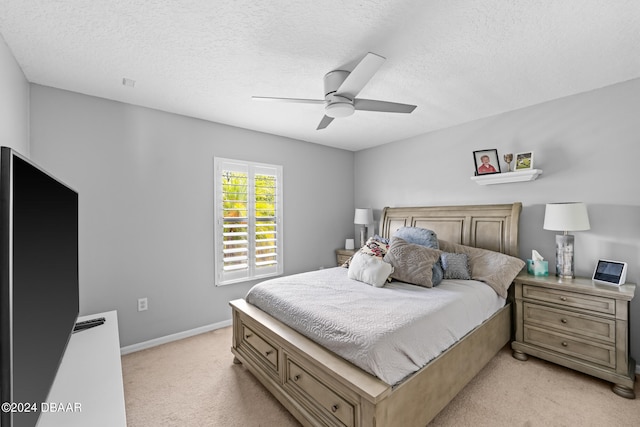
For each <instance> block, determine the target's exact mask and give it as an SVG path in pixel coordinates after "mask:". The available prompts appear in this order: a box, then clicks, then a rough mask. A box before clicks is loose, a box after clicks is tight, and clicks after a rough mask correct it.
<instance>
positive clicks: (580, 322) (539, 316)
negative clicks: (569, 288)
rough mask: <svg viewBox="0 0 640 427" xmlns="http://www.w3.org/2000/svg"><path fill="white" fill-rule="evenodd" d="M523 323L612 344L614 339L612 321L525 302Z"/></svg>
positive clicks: (614, 328)
mask: <svg viewBox="0 0 640 427" xmlns="http://www.w3.org/2000/svg"><path fill="white" fill-rule="evenodd" d="M524 322H525V324H535V325H538V326H540V327H544V328H547V327H548V328H553V329H558V330H559V331H563V332H567V333H569V334H572V335H573V334H576V335H580V336H583V337H585V338H594V339H598V340H602V341H605V342H610V343H614V342H615V339H616V322H615V320H613V319H604V318H600V317H595V316H588V315H586V314H580V313H574V312H571V311H566V310H561V309H555V308H551V307H545V306H541V305H537V304H531V303H527V302H525V303H524Z"/></svg>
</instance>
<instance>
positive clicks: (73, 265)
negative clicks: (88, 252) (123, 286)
mask: <svg viewBox="0 0 640 427" xmlns="http://www.w3.org/2000/svg"><path fill="white" fill-rule="evenodd" d="M0 199H1V208H0V218H1V224H0V239H1V240H0V258H1V259H0V267H1V276H2V277H1V278H0V290H1V294H0V297H1V303H0V314H1V316H0V337H1V340H0V343H1V344H0V345H1V351H0V362H1V370H2V371H1V372H2V388H1V390H0V391H1V395H0V397H1V399H0V400H1V402H2V403H3V404H5V407H3V409H6V408H7V407H6V403H9V404H10V405H12V406H13V407H12V408H11V409H12V410H10V411H4V410H3V411H2V412H1V414H0V415H1V417H2V418H1V420H2V426H3V427H4V426H7V427H9V426H12V427H22V426H29V427H31V426H35V425H36V423H37V421H38V418H39V416H40V405H41V403H43V402H47V396H48V394H49V390H50V389H51V385H52V384H53V381H54V379H55V376H56V373H57V371H58V367H59V366H60V362H61V360H62V356H63V355H64V352H65V349H66V347H67V344H68V341H69V338H70V336H71V333H72V331H73V327H74V324H75V322H76V320H77V317H78V312H79V295H78V194H77V193H76V192H75V191H74V190H73V189H71V188H69V187H68V186H66V185H65V184H63V183H62V182H60V181H59V180H57V179H55V178H54V177H52V176H51V175H49V174H47V173H46V172H44V171H43V170H42V169H40V168H38V167H37V166H35V165H34V164H33V163H31V162H30V161H28V160H27V159H25V158H23V157H21V156H20V155H18V154H16V153H15V152H14V151H13V150H11V149H9V148H6V147H2V149H1V174H0ZM24 404H29V405H31V406H30V408H29V409H28V411H25V407H24ZM20 405H23V406H22V407H21V406H20ZM34 409H35V410H34Z"/></svg>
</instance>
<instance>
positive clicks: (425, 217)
mask: <svg viewBox="0 0 640 427" xmlns="http://www.w3.org/2000/svg"><path fill="white" fill-rule="evenodd" d="M521 210H522V203H520V202H516V203H512V204H505V205H467V206H465V205H461V206H422V207H401V208H390V207H386V208H384V210H383V211H382V217H381V218H380V235H381V236H382V237H387V238H390V237H391V236H393V234H394V233H395V231H396V230H397V229H398V228H400V227H404V226H406V227H422V228H428V229H429V230H433V231H435V233H436V234H437V235H438V239H441V240H447V241H449V242H453V243H460V244H463V245H466V246H474V247H477V248H483V249H490V250H492V251H496V252H502V253H505V254H508V255H511V256H515V257H518V223H519V220H520V211H521Z"/></svg>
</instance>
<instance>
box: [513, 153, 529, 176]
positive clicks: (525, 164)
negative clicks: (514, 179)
mask: <svg viewBox="0 0 640 427" xmlns="http://www.w3.org/2000/svg"><path fill="white" fill-rule="evenodd" d="M515 161H516V162H515V165H514V167H513V170H515V171H524V170H531V169H533V151H524V152H522V153H517V154H516V155H515Z"/></svg>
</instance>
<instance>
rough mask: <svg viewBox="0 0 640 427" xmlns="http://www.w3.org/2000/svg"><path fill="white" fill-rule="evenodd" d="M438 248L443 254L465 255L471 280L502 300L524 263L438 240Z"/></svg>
mask: <svg viewBox="0 0 640 427" xmlns="http://www.w3.org/2000/svg"><path fill="white" fill-rule="evenodd" d="M440 247H441V248H442V250H443V251H445V252H454V253H457V254H466V255H467V257H468V259H469V269H470V270H471V278H472V279H473V280H479V281H481V282H484V283H486V284H487V285H489V286H491V288H493V290H494V291H496V293H497V294H498V295H500V296H501V297H502V298H507V295H508V290H509V286H511V282H513V279H515V278H516V276H517V275H518V273H520V270H522V267H524V266H525V262H524V261H522V260H521V259H519V258H516V257H512V256H510V255H506V254H503V253H500V252H494V251H490V250H487V249H480V248H474V247H471V246H465V245H460V244H458V243H452V242H447V241H445V240H440Z"/></svg>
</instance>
